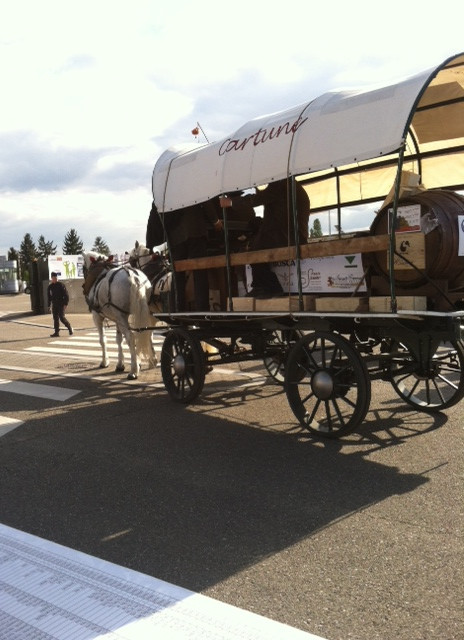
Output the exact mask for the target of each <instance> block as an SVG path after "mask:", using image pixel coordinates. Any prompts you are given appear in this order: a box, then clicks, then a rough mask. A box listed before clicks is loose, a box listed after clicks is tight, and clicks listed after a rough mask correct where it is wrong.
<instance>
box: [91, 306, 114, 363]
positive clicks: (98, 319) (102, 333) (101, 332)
mask: <svg viewBox="0 0 464 640" xmlns="http://www.w3.org/2000/svg"><path fill="white" fill-rule="evenodd" d="M92 315H93V321H94V324H95V326H96V327H97V330H98V339H99V341H100V346H101V349H102V360H101V362H100V369H106V368H107V367H108V366H109V364H110V361H109V359H108V351H107V348H106V335H105V329H104V328H103V318H102V317H101V316H100V315H99V314H98V313H95V312H94V313H92Z"/></svg>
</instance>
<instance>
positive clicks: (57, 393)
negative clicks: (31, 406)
mask: <svg viewBox="0 0 464 640" xmlns="http://www.w3.org/2000/svg"><path fill="white" fill-rule="evenodd" d="M0 391H4V392H6V393H17V394H19V395H22V396H32V397H34V398H44V399H46V400H57V401H58V402H66V400H69V398H72V397H73V396H76V395H77V394H78V393H81V391H80V390H77V391H76V389H66V388H63V387H52V386H49V385H45V384H37V383H35V382H33V383H31V382H18V381H16V380H5V379H3V378H0Z"/></svg>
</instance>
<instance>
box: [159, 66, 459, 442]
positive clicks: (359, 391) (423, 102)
mask: <svg viewBox="0 0 464 640" xmlns="http://www.w3.org/2000/svg"><path fill="white" fill-rule="evenodd" d="M333 127H336V129H335V130H336V131H337V136H334V135H333ZM331 131H332V135H330V133H331ZM272 132H274V135H271V133H272ZM411 169H412V170H413V173H414V175H417V176H418V177H419V182H420V184H422V183H424V184H425V185H426V187H427V189H430V190H441V189H448V190H452V191H461V190H463V189H464V54H458V55H456V56H453V57H451V58H449V59H448V60H446V61H445V62H443V63H442V64H441V65H439V66H438V67H437V68H434V69H432V70H429V71H426V72H424V73H422V74H419V75H417V76H414V77H412V78H407V79H406V80H403V81H401V82H399V83H396V84H392V85H389V86H387V87H380V88H376V89H372V90H368V91H352V92H345V91H343V92H330V93H329V94H324V95H323V96H321V97H320V98H318V99H316V100H313V101H311V102H309V103H308V104H305V105H299V106H298V107H295V108H293V109H290V110H288V111H285V112H279V113H277V114H272V115H271V116H265V117H263V118H258V119H256V120H253V121H251V122H249V123H247V124H245V125H244V126H243V127H241V128H240V129H239V130H238V131H237V132H235V134H233V135H232V136H229V137H228V138H226V139H225V140H222V141H220V142H218V143H213V144H209V143H208V145H204V146H201V145H195V146H194V147H193V146H190V147H189V148H173V149H169V150H167V151H166V152H165V153H164V154H163V155H162V156H161V157H160V158H159V160H158V162H157V163H156V165H155V169H154V172H153V194H154V202H155V204H156V206H157V209H158V212H159V214H160V217H161V220H162V222H163V224H164V222H165V219H166V217H167V216H169V215H170V213H171V212H172V211H175V210H178V209H182V208H184V207H188V206H191V205H192V204H197V203H199V202H204V201H206V200H208V199H210V198H215V197H218V196H219V195H221V194H226V193H228V192H231V191H236V190H244V189H249V188H256V187H258V186H260V185H263V184H267V183H269V182H272V181H274V180H280V179H283V178H286V179H287V180H289V182H290V184H291V185H292V188H293V190H294V184H295V181H296V180H298V181H299V182H301V184H302V185H303V186H304V187H305V188H306V190H307V191H308V194H309V197H310V200H311V213H318V212H319V211H324V210H328V209H335V210H336V214H337V220H338V222H339V225H338V227H339V228H340V227H341V225H340V221H341V219H342V212H343V210H344V209H345V208H347V207H353V206H357V205H360V204H366V203H372V202H378V201H381V200H382V199H384V202H387V201H389V202H390V204H389V206H390V207H391V211H392V214H391V216H392V217H391V224H390V230H389V232H388V233H386V234H381V235H376V236H372V235H370V236H359V237H343V236H342V235H341V234H339V236H338V237H337V238H336V239H335V240H330V241H327V242H318V243H308V244H305V245H298V244H296V245H295V246H287V247H280V248H276V249H269V250H261V251H245V252H240V253H232V252H231V251H230V250H229V246H228V241H227V234H228V220H227V210H226V209H224V210H223V221H224V232H225V233H224V237H225V251H224V254H221V255H213V256H209V257H205V258H197V259H194V260H181V261H176V262H174V263H173V270H174V271H173V273H174V279H173V280H174V284H175V274H176V273H177V272H180V271H192V270H194V269H206V268H221V269H223V270H224V271H225V274H226V277H225V281H226V301H225V304H224V308H223V310H221V311H216V312H213V311H210V312H178V311H176V310H174V311H171V310H168V311H166V312H162V313H159V312H157V313H156V317H157V319H159V320H161V321H163V322H164V323H165V324H166V325H167V328H166V329H165V330H163V333H164V334H165V339H164V344H163V348H162V353H161V372H162V376H163V381H164V384H165V387H166V389H167V391H168V393H169V395H170V396H171V398H172V399H173V400H174V401H177V402H181V403H189V402H192V401H194V400H195V399H196V398H197V397H198V395H199V394H200V393H201V391H202V388H203V385H204V382H205V376H206V373H207V371H208V370H209V369H210V367H211V366H212V365H216V364H225V363H231V362H244V361H248V360H257V359H258V360H259V359H262V360H263V362H264V365H265V367H266V369H267V371H268V373H269V374H270V375H271V376H272V377H273V378H274V380H276V382H279V383H281V384H283V386H284V388H285V392H286V395H287V399H288V402H289V404H290V407H291V409H292V411H293V413H294V414H295V416H296V418H297V419H298V421H299V422H300V424H301V425H302V426H304V427H305V428H307V429H308V430H309V431H310V432H312V433H313V434H315V435H317V436H323V437H329V438H338V437H341V436H344V435H346V434H348V433H350V432H352V431H353V430H354V429H356V427H357V426H358V425H359V424H360V423H362V421H363V420H364V418H365V416H366V413H367V411H368V409H369V404H370V398H371V380H373V379H382V380H386V381H388V382H390V383H391V384H392V386H393V388H394V390H395V391H396V392H397V394H398V395H399V397H400V398H401V399H402V400H404V401H405V402H407V403H408V404H410V405H412V406H413V407H415V408H416V409H417V410H420V411H426V412H433V411H440V410H443V409H446V408H448V407H450V406H452V405H454V404H456V403H457V402H459V400H460V399H461V398H462V397H463V396H464V376H463V373H462V372H463V370H464V342H463V329H462V319H463V317H464V312H463V311H461V310H460V309H461V308H462V299H463V298H464V290H463V287H462V286H458V287H457V288H456V290H455V291H453V292H450V293H449V292H442V293H443V295H442V296H441V299H442V301H444V305H445V310H443V308H438V309H433V308H432V309H427V310H416V309H414V308H405V309H401V308H399V305H398V297H397V290H398V283H397V281H396V276H395V275H393V276H392V277H390V278H389V305H388V307H389V308H388V309H386V310H385V311H383V312H380V313H379V312H375V313H373V312H371V311H365V310H356V311H354V312H346V311H319V312H316V311H314V310H306V309H305V295H304V293H303V290H302V284H301V261H302V260H304V259H305V258H307V257H311V258H314V257H324V256H333V255H346V254H350V253H359V254H362V255H372V254H374V253H378V252H385V254H386V255H387V256H388V257H387V268H388V272H389V274H395V262H394V261H395V255H397V254H398V251H397V234H396V233H395V226H396V225H395V222H396V218H397V214H398V208H399V205H400V203H401V201H402V197H404V195H405V192H406V193H407V185H406V186H405V183H404V178H405V176H406V177H407V176H409V175H411V173H410V172H411ZM405 189H406V191H405ZM356 193H357V194H358V195H357V196H355V194H356ZM463 213H464V211H463ZM289 215H292V216H293V219H294V223H295V228H297V212H296V210H295V207H291V206H290V207H289ZM457 233H459V230H457ZM462 233H463V234H464V225H463V231H462ZM295 237H297V234H296V233H295ZM167 240H169V239H168V238H167ZM463 254H464V251H463ZM289 260H291V261H294V262H295V268H296V273H297V275H298V278H297V289H298V290H297V292H296V293H297V296H292V297H293V298H294V300H295V299H297V305H296V308H295V307H292V308H290V307H289V308H288V309H285V310H276V311H267V310H266V311H238V310H234V295H233V292H232V287H231V272H232V269H233V268H234V267H235V266H238V265H246V264H253V263H254V262H278V261H289ZM459 262H460V263H461V262H464V255H463V256H461V247H460V249H459ZM462 270H463V272H464V264H463V265H462ZM425 275H426V274H425ZM289 295H290V292H289ZM432 306H433V305H432ZM446 307H447V308H446Z"/></svg>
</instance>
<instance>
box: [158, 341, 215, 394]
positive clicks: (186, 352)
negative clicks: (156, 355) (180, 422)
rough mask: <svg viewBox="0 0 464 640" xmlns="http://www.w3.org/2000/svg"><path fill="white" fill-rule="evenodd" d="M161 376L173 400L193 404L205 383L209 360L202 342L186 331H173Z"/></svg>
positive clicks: (165, 348) (166, 345) (165, 349)
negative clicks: (207, 361) (207, 360)
mask: <svg viewBox="0 0 464 640" xmlns="http://www.w3.org/2000/svg"><path fill="white" fill-rule="evenodd" d="M161 375H162V377H163V382H164V386H165V387H166V391H167V392H168V393H169V395H170V397H171V399H172V400H174V401H175V402H180V403H183V404H188V403H190V402H193V400H195V399H196V398H197V397H198V396H199V395H200V393H201V391H202V389H203V385H204V383H205V375H206V359H205V354H204V351H203V349H202V348H201V344H200V341H199V340H198V338H197V337H196V336H195V335H194V334H193V333H192V332H189V331H186V330H184V329H172V330H171V331H169V333H168V334H167V335H166V337H165V339H164V342H163V347H162V350H161Z"/></svg>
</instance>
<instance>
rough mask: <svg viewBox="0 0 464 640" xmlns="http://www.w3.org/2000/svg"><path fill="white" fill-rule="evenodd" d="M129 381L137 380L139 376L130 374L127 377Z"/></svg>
mask: <svg viewBox="0 0 464 640" xmlns="http://www.w3.org/2000/svg"><path fill="white" fill-rule="evenodd" d="M127 379H128V380H137V374H136V373H129V375H128V376H127Z"/></svg>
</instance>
